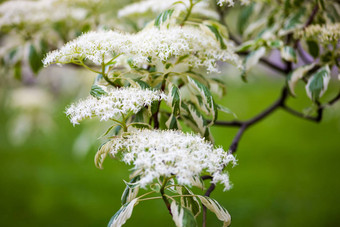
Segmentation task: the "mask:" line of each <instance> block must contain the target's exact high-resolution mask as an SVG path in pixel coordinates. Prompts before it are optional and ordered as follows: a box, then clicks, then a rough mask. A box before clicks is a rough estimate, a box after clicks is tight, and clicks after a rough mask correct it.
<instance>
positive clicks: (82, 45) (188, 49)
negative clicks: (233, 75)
mask: <svg viewBox="0 0 340 227" xmlns="http://www.w3.org/2000/svg"><path fill="white" fill-rule="evenodd" d="M225 43H226V46H227V48H226V49H221V48H220V43H219V42H218V41H217V40H216V38H215V35H214V34H213V33H212V32H210V31H209V30H208V31H205V30H202V29H200V28H197V27H193V26H183V27H181V26H173V27H170V28H165V27H161V28H157V27H154V26H152V27H150V28H146V29H144V30H142V31H140V32H138V33H135V34H130V33H122V32H119V31H101V32H89V33H87V34H84V35H82V36H80V37H79V38H77V39H75V40H73V41H71V42H69V43H67V44H66V45H65V46H64V47H62V48H61V49H59V50H56V51H53V52H50V53H49V54H48V55H47V56H46V58H45V59H44V60H43V62H44V65H45V66H47V65H49V64H53V63H61V64H66V63H70V62H72V61H76V60H84V59H88V60H90V61H92V62H93V63H94V64H97V65H102V64H105V61H108V60H107V59H110V58H111V57H112V54H113V53H115V54H120V55H123V56H124V57H126V58H131V59H132V60H133V62H134V63H135V64H148V63H149V62H150V59H151V61H152V62H164V61H167V60H170V59H173V58H179V57H183V56H186V58H185V61H186V62H187V63H188V65H189V66H192V67H196V68H197V67H205V68H207V70H208V71H210V72H216V71H218V69H217V64H216V62H217V61H226V62H230V63H232V64H234V65H236V66H238V67H239V68H241V67H242V66H241V61H240V60H239V58H238V55H236V54H235V53H234V51H233V45H232V44H231V43H229V42H227V41H225Z"/></svg>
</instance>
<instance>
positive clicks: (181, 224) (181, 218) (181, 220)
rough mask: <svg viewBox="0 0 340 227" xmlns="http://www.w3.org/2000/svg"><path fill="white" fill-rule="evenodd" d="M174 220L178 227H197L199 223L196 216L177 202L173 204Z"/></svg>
mask: <svg viewBox="0 0 340 227" xmlns="http://www.w3.org/2000/svg"><path fill="white" fill-rule="evenodd" d="M170 208H171V213H172V219H173V221H174V222H175V224H176V226H177V227H196V226H197V222H196V219H195V217H194V215H193V214H192V213H191V212H190V210H188V209H187V208H185V207H182V206H180V205H178V204H177V202H176V201H172V203H171V206H170Z"/></svg>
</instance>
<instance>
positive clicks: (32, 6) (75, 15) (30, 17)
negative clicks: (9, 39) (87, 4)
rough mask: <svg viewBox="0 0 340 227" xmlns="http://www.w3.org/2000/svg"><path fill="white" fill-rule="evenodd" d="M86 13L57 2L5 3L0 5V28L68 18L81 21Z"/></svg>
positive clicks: (48, 0) (52, 0) (54, 0)
mask: <svg viewBox="0 0 340 227" xmlns="http://www.w3.org/2000/svg"><path fill="white" fill-rule="evenodd" d="M85 16H86V11H85V10H84V9H80V8H74V7H69V6H68V4H67V3H66V1H65V2H58V0H39V1H7V2H4V3H2V4H1V5H0V28H1V27H3V26H12V25H20V24H27V23H29V24H42V23H45V22H46V21H60V20H65V19H68V18H71V19H76V20H81V19H83V18H84V17H85Z"/></svg>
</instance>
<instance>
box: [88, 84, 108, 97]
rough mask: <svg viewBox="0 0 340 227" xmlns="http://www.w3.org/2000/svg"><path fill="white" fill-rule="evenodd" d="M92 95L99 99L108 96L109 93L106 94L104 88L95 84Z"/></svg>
mask: <svg viewBox="0 0 340 227" xmlns="http://www.w3.org/2000/svg"><path fill="white" fill-rule="evenodd" d="M90 94H91V95H92V96H93V97H95V98H99V97H100V96H102V95H106V94H107V93H106V91H104V90H103V88H101V87H100V86H98V85H97V84H94V85H92V87H91V91H90Z"/></svg>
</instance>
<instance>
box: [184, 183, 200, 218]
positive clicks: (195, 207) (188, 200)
mask: <svg viewBox="0 0 340 227" xmlns="http://www.w3.org/2000/svg"><path fill="white" fill-rule="evenodd" d="M180 190H181V193H180V194H181V195H194V193H193V192H192V191H190V190H189V189H188V188H187V187H185V186H183V187H180ZM181 205H182V207H184V208H187V209H188V210H190V211H191V212H192V214H193V215H194V216H195V217H197V216H198V215H199V213H200V212H201V206H200V203H199V201H198V200H197V198H196V197H194V196H185V197H181Z"/></svg>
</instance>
